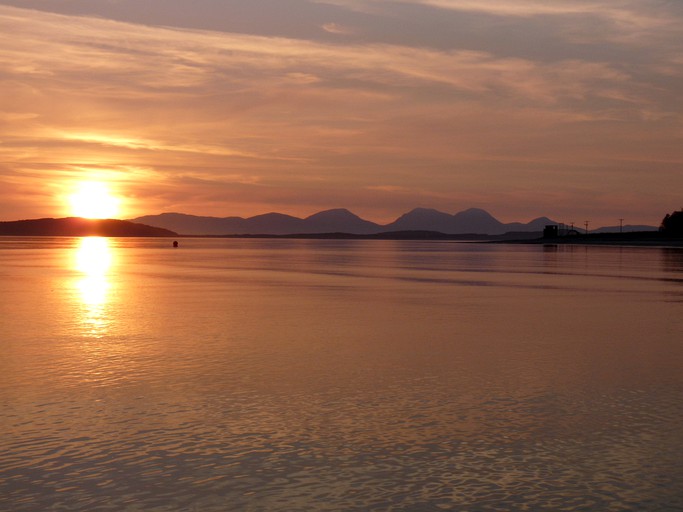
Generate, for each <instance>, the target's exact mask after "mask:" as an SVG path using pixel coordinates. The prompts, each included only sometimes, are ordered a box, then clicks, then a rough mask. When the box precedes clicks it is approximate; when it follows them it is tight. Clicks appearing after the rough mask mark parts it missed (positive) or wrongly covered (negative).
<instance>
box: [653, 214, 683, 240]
mask: <svg viewBox="0 0 683 512" xmlns="http://www.w3.org/2000/svg"><path fill="white" fill-rule="evenodd" d="M659 230H660V231H661V232H662V233H664V234H666V235H683V210H680V211H678V212H673V213H671V214H668V213H667V214H666V216H665V217H664V219H662V225H661V226H660V227H659Z"/></svg>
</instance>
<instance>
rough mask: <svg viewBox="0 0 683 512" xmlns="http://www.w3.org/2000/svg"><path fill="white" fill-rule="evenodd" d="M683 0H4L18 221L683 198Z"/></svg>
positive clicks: (561, 206)
mask: <svg viewBox="0 0 683 512" xmlns="http://www.w3.org/2000/svg"><path fill="white" fill-rule="evenodd" d="M681 91H683V2H681V1H680V0H661V1H654V0H589V1H583V0H571V1H566V0H553V1H552V2H542V1H536V0H534V1H532V0H404V1H395V0H250V1H247V0H193V1H192V2H189V1H187V0H14V1H6V0H0V190H2V201H0V220H16V219H23V218H38V217H61V216H66V214H68V206H67V200H66V198H67V197H68V195H69V194H70V193H73V190H74V189H75V188H76V187H77V185H78V183H79V182H82V181H97V182H103V183H106V184H108V186H109V187H110V189H111V191H112V193H114V194H116V195H117V196H118V197H120V199H121V205H122V211H121V215H120V216H121V217H122V218H132V217H136V216H139V215H145V214H157V213H162V212H183V213H190V214H196V215H212V216H219V217H224V216H232V215H238V216H243V217H248V216H252V215H257V214H262V213H267V212H271V211H278V212H281V213H287V214H291V215H296V216H307V215H311V214H313V213H315V212H317V211H320V210H325V209H329V208H348V209H350V210H351V211H353V212H354V213H356V214H358V215H360V216H361V217H363V218H366V219H368V220H372V221H375V222H390V221H392V220H394V219H395V218H396V217H398V216H399V215H401V214H402V213H405V212H406V211H408V210H410V209H412V208H415V207H425V208H435V209H438V210H441V211H444V212H447V213H455V212H458V211H461V210H464V209H467V208H471V207H477V208H483V209H486V210H487V211H489V212H490V213H492V214H493V215H494V216H496V217H497V218H498V219H500V220H501V221H504V222H512V221H521V222H526V221H529V220H531V219H533V218H535V217H539V216H543V215H544V216H548V217H550V218H552V219H555V220H557V221H559V222H567V223H570V222H575V223H576V224H577V225H578V224H581V225H582V224H583V222H584V221H585V220H589V221H590V222H591V224H592V225H594V226H597V225H618V223H619V219H620V218H623V219H624V224H653V225H657V224H659V222H660V221H661V219H662V217H663V216H664V214H665V213H668V212H671V211H674V210H678V209H680V208H681V207H683V97H682V95H681Z"/></svg>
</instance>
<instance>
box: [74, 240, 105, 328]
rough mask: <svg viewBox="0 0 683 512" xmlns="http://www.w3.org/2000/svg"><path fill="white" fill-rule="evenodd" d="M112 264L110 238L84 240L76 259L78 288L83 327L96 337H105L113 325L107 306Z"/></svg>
mask: <svg viewBox="0 0 683 512" xmlns="http://www.w3.org/2000/svg"><path fill="white" fill-rule="evenodd" d="M112 263H113V251H112V249H111V247H110V245H109V240H108V239H107V238H101V237H86V238H81V240H80V243H79V245H78V247H77V248H76V252H75V255H74V268H75V270H77V271H78V272H79V273H80V274H81V277H79V278H78V279H77V280H76V282H75V287H76V289H77V291H78V297H79V298H80V301H81V305H82V308H81V311H82V314H81V317H80V324H81V326H82V327H83V331H84V333H86V334H87V335H89V336H92V337H97V338H99V337H101V336H103V335H104V334H106V332H107V330H108V327H109V325H110V319H109V315H108V311H107V303H108V299H109V293H110V290H111V282H110V279H109V271H110V269H111V266H112Z"/></svg>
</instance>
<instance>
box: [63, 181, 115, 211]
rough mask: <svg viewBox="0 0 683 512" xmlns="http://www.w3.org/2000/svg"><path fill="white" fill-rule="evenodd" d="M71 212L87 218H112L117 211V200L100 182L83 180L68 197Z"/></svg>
mask: <svg viewBox="0 0 683 512" xmlns="http://www.w3.org/2000/svg"><path fill="white" fill-rule="evenodd" d="M69 203H70V204H71V213H72V215H74V216H75V217H85V218H88V219H113V218H115V217H116V216H117V215H118V213H119V200H118V199H117V198H116V197H114V196H112V195H111V193H110V191H109V188H108V187H107V185H106V184H105V183H101V182H92V181H88V182H83V183H81V184H80V185H79V187H78V191H77V192H76V193H75V194H73V195H71V196H70V197H69Z"/></svg>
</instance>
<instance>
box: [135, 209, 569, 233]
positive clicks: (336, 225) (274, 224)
mask: <svg viewBox="0 0 683 512" xmlns="http://www.w3.org/2000/svg"><path fill="white" fill-rule="evenodd" d="M131 220H132V221H133V222H140V223H143V224H148V225H150V226H158V227H161V228H165V229H170V230H172V231H176V232H178V233H182V234H184V235H256V234H259V235H290V234H314V233H351V234H357V235H370V234H375V233H383V232H395V231H435V232H440V233H444V234H449V235H462V234H480V235H502V234H504V233H508V232H511V231H514V232H521V233H525V232H539V233H540V232H542V231H543V228H544V227H545V226H546V225H547V224H556V222H554V221H552V220H550V219H548V218H547V217H539V218H537V219H534V220H532V221H531V222H528V223H526V224H525V223H521V222H512V223H509V224H504V223H502V222H500V221H499V220H497V219H496V218H495V217H493V216H492V215H491V214H490V213H488V212H487V211H485V210H481V209H478V208H470V209H468V210H464V211H462V212H459V213H456V214H454V215H451V214H448V213H444V212H440V211H438V210H433V209H428V208H415V209H414V210H411V211H410V212H408V213H405V214H403V215H401V216H400V217H399V218H398V219H396V220H395V221H394V222H391V223H390V224H386V225H381V224H376V223H374V222H370V221H367V220H364V219H361V218H360V217H358V216H357V215H355V214H354V213H352V212H350V211H349V210H346V209H343V208H337V209H333V210H325V211H322V212H319V213H316V214H313V215H311V216H309V217H306V218H304V219H301V218H299V217H293V216H291V215H284V214H282V213H267V214H264V215H257V216H255V217H249V218H242V217H224V218H220V217H201V216H196V215H187V214H184V213H162V214H160V215H147V216H144V217H138V218H136V219H131Z"/></svg>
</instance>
